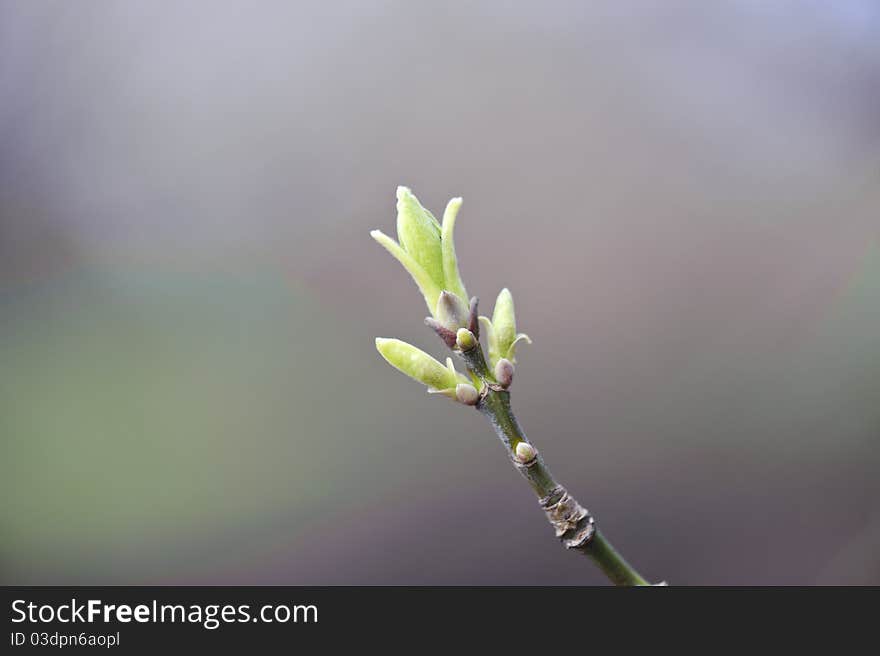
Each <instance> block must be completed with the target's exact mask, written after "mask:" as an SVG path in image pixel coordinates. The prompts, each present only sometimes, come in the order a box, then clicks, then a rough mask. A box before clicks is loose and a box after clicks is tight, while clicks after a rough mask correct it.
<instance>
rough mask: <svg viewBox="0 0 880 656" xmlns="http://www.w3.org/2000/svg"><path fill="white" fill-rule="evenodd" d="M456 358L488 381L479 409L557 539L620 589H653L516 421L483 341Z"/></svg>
mask: <svg viewBox="0 0 880 656" xmlns="http://www.w3.org/2000/svg"><path fill="white" fill-rule="evenodd" d="M456 353H457V354H458V355H459V357H461V359H462V360H464V362H465V364H466V365H467V368H468V371H469V372H471V374H472V375H474V376H476V377H477V378H479V379H480V381H482V383H483V385H482V390H483V391H482V394H481V395H480V399H479V401H478V402H477V405H476V407H477V410H479V411H480V412H481V413H482V414H483V415H484V416H485V417H486V418H487V419H488V420H489V423H491V424H492V428H494V429H495V432H496V433H497V434H498V437H499V438H500V439H501V442H502V443H503V444H504V446H505V447H506V449H507V453H508V455H509V456H510V459H511V462H512V463H513V465H514V467H516V468H517V470H519V473H520V474H522V475H523V477H524V478H525V479H526V481H528V483H529V485H530V486H531V488H532V490H533V491H534V492H535V495H536V496H537V497H538V501H539V503H540V505H541V508H542V509H543V510H544V512H545V513H546V515H547V520H548V521H549V522H550V525H551V526H552V527H553V528H554V530H555V531H556V537H558V538H559V539H560V540H561V541H562V544H563V545H564V546H565V547H566V548H567V549H572V550H575V551H579V552H581V553H583V554H585V555H587V556H589V557H590V559H591V560H592V561H593V562H594V563H595V564H596V565H597V566H598V567H599V569H601V570H602V572H604V574H605V576H607V577H608V578H609V580H610V581H611V582H612V583H614V584H615V585H638V586H644V585H650V583H648V581H647V580H646V579H645V578H643V577H642V576H641V575H640V574H639V573H638V572H637V571H636V570H635V569H633V567H632V566H631V565H630V564H629V563H628V562H626V560H625V559H624V558H623V556H621V555H620V554H619V553H618V552H617V551H616V550H615V549H614V547H613V546H612V545H611V543H610V542H609V541H608V540H607V539H606V538H605V536H604V535H602V533H601V532H600V531H599V529H598V528H597V526H596V520H595V519H594V518H593V516H592V515H591V514H590V513H589V512H588V511H587V510H586V509H585V508H584V507H583V506H581V505H580V504H579V503H578V502H577V500H576V499H575V498H574V497H573V496H571V494H569V492H568V490H566V489H565V487H563V486H562V485H560V484H559V483H557V482H556V479H554V478H553V474H551V473H550V470H549V469H548V468H547V465H546V464H545V463H544V459H543V458H542V457H541V455H540V454H539V453H538V452H537V450H536V449H535V448H534V446H532V444H531V442H529V439H528V437H526V434H525V432H524V431H523V430H522V427H521V426H520V425H519V422H518V421H517V420H516V417H515V416H514V414H513V411H512V410H511V408H510V392H508V391H507V390H505V389H503V388H501V387H500V386H499V385H498V384H497V382H496V381H495V380H494V379H493V378H492V377H491V374H490V373H489V368H488V366H487V365H486V359H485V357H484V356H483V349H482V347H481V346H480V343H479V341H476V342H475V343H473V345H472V346H471V348H470V349H467V350H456Z"/></svg>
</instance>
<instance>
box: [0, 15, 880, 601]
mask: <svg viewBox="0 0 880 656" xmlns="http://www.w3.org/2000/svg"><path fill="white" fill-rule="evenodd" d="M398 184H404V185H407V186H410V187H412V188H413V190H414V191H415V193H416V194H417V195H418V196H419V197H420V199H421V200H422V202H423V203H424V204H425V205H426V206H428V207H429V208H431V209H433V210H434V211H435V213H437V214H439V213H440V212H442V209H443V207H444V205H445V203H446V201H447V199H448V198H450V197H452V196H457V195H461V196H463V197H464V199H465V202H464V206H463V209H462V213H461V215H460V217H459V223H458V229H457V231H456V232H457V235H456V236H457V239H458V253H459V257H460V260H461V262H462V272H463V275H464V278H465V281H466V282H467V285H468V289H469V290H470V291H471V292H473V293H477V294H478V295H480V297H481V298H482V300H483V311H484V313H489V312H490V311H491V306H492V302H493V300H494V297H495V295H496V294H497V292H498V290H499V289H500V288H501V287H502V286H508V287H510V288H511V290H512V291H513V293H514V296H515V299H516V303H517V314H518V319H519V325H520V328H521V329H522V330H525V331H526V332H528V333H529V334H530V335H531V336H532V338H533V339H534V340H535V343H534V345H533V346H531V347H524V348H523V349H522V350H521V353H520V358H519V366H518V372H517V381H516V385H515V389H514V394H513V400H514V407H515V409H516V411H517V414H518V416H519V418H520V420H521V422H522V423H523V425H524V427H525V428H526V430H527V431H528V432H529V434H530V436H531V438H532V439H533V440H534V441H535V442H536V444H537V446H538V448H539V449H541V451H542V453H543V454H544V456H545V458H546V460H547V461H548V464H549V465H550V466H551V468H552V469H553V471H554V473H555V474H556V475H557V477H558V478H559V479H560V481H562V482H563V483H565V484H566V485H567V486H568V487H569V488H570V489H571V490H572V491H573V492H574V493H575V495H576V496H577V497H578V498H579V499H580V500H581V501H582V502H583V503H584V504H585V505H586V506H587V507H589V508H590V510H591V511H592V512H593V513H594V514H595V515H596V517H597V518H598V521H599V525H600V526H601V527H602V528H603V530H604V531H605V532H606V534H607V535H608V536H609V537H610V538H611V539H612V540H613V541H614V543H615V544H616V545H617V546H618V547H619V548H620V549H621V551H622V552H623V553H624V554H625V555H626V556H627V557H628V558H629V559H630V560H631V561H632V562H633V563H634V564H635V565H636V566H637V567H638V568H639V569H640V570H641V571H642V572H643V573H644V574H645V575H646V576H648V577H649V578H651V579H654V580H661V579H665V580H668V581H670V582H671V583H673V584H761V583H766V584H840V583H847V584H849V583H873V584H878V583H880V477H878V473H877V472H878V466H880V8H878V5H877V4H876V3H875V2H872V1H871V0H863V1H859V0H853V1H841V2H834V3H830V2H819V1H816V2H766V3H765V2H749V1H743V2H715V3H709V4H707V3H702V2H699V1H698V0H692V1H688V2H663V3H655V2H625V3H619V2H611V1H609V2H592V3H583V2H550V3H499V2H483V3H476V2H475V3H464V2H453V3H415V2H383V1H379V0H373V1H371V2H332V3H327V2H310V3H307V2H298V3H290V2H277V3H273V2H262V3H256V4H254V3H246V2H234V3H221V2H189V3H181V4H174V5H171V4H169V3H151V2H109V1H108V2H97V1H93V2H82V3H67V2H27V1H25V0H21V1H15V0H5V1H4V2H2V3H0V499H2V504H0V582H2V583H5V584H89V583H91V584H135V583H139V584H175V583H181V584H198V583H205V584H213V583H218V584H220V583H229V584H587V583H603V582H604V579H603V578H602V576H601V575H600V574H599V573H598V571H597V570H595V569H594V568H593V567H592V566H591V564H590V563H589V562H588V561H586V560H585V559H582V557H580V556H577V555H574V554H570V553H566V552H565V550H564V549H562V548H561V547H560V545H559V544H557V542H556V541H555V540H554V538H553V535H552V532H551V530H550V528H549V527H548V525H547V523H546V521H545V519H544V517H543V516H542V513H541V511H540V510H539V508H538V505H537V503H536V500H535V499H534V497H533V496H532V493H531V491H530V490H529V489H528V486H526V485H525V484H524V482H523V481H522V480H520V477H519V475H518V474H517V473H516V472H515V471H514V469H513V468H512V467H511V466H510V465H509V463H508V462H507V458H506V456H505V454H504V451H503V449H502V447H501V445H500V444H499V443H498V441H497V438H496V437H495V436H494V434H493V433H492V431H491V430H490V428H489V426H488V425H487V424H486V423H485V421H484V420H483V418H482V417H480V416H479V415H478V414H477V413H476V412H472V411H470V410H468V409H466V408H463V407H460V406H456V405H454V404H451V403H449V402H448V401H446V400H445V399H441V398H436V397H429V396H428V395H427V394H425V391H424V388H422V387H421V386H420V385H418V384H416V383H413V382H411V381H409V380H407V379H405V378H404V377H403V376H401V375H399V374H398V373H396V372H395V371H393V370H392V369H390V368H389V367H388V366H387V365H386V364H385V363H384V362H383V361H382V360H381V358H380V357H379V356H378V354H377V353H376V352H375V349H374V346H373V338H374V337H375V336H387V337H400V338H403V339H406V340H407V341H411V342H412V343H414V344H416V345H418V346H420V347H422V348H424V349H426V350H430V351H431V352H432V353H434V354H435V355H437V356H440V355H443V349H442V348H441V344H440V342H439V340H437V339H436V337H434V336H433V335H432V334H431V333H430V331H429V330H428V329H426V328H425V327H424V326H423V325H422V317H423V315H424V314H425V308H424V304H423V302H422V299H421V296H420V295H419V293H418V292H417V290H416V288H415V286H414V285H413V284H412V282H411V281H410V280H409V279H408V277H407V276H406V274H405V273H404V271H403V269H402V268H401V267H400V266H399V265H398V264H397V263H396V262H395V261H393V260H392V259H391V258H390V257H389V256H388V254H387V253H385V252H384V251H383V250H382V249H381V248H380V247H379V246H378V245H376V244H375V243H374V242H373V241H372V240H371V239H370V238H369V235H368V232H369V230H370V229H372V228H381V229H382V230H384V231H385V232H387V233H389V234H394V225H395V209H394V204H395V197H394V193H395V188H396V187H397V185H398ZM499 509H505V510H504V511H503V512H499Z"/></svg>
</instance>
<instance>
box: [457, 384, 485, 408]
mask: <svg viewBox="0 0 880 656" xmlns="http://www.w3.org/2000/svg"><path fill="white" fill-rule="evenodd" d="M455 398H456V400H457V401H458V402H459V403H464V404H465V405H477V402H478V401H479V400H480V393H479V392H478V391H477V388H476V387H474V386H473V385H468V384H467V383H459V384H458V385H456V386H455Z"/></svg>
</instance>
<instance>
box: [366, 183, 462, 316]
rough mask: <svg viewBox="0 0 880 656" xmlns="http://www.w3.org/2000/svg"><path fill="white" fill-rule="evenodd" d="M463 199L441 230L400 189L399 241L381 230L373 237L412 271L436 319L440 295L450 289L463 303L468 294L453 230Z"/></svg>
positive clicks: (454, 205) (453, 207)
mask: <svg viewBox="0 0 880 656" xmlns="http://www.w3.org/2000/svg"><path fill="white" fill-rule="evenodd" d="M460 207H461V198H453V199H452V200H451V201H449V204H448V205H447V206H446V211H445V212H444V214H443V226H442V228H441V226H440V224H439V223H438V222H437V219H435V218H434V216H433V215H432V214H431V213H430V212H429V211H428V210H427V209H425V208H424V207H422V204H421V203H420V202H419V199H418V198H416V197H415V195H414V194H413V193H412V191H410V190H409V189H408V188H407V187H398V188H397V239H398V240H399V243H398V242H395V241H394V240H393V239H391V238H390V237H388V236H387V235H385V234H384V233H382V231H380V230H373V231H372V232H371V233H370V235H372V237H373V239H375V240H376V241H377V242H379V243H380V244H381V245H382V246H384V247H385V248H386V249H387V250H388V252H389V253H391V254H392V255H393V256H394V257H395V258H397V260H398V261H399V262H400V263H401V264H402V265H403V267H404V268H405V269H406V270H407V272H409V274H410V275H411V276H412V278H413V280H415V282H416V284H417V285H418V286H419V290H420V291H421V292H422V296H424V297H425V303H426V304H427V305H428V310H429V311H430V312H431V315H432V316H435V317H436V312H437V300H438V298H439V296H440V292H441V291H443V290H449V291H450V292H452V293H453V294H455V295H456V296H458V297H459V298H460V299H461V300H462V302H464V303H466V302H467V298H468V297H467V291H466V290H465V288H464V284H463V283H462V281H461V275H460V273H459V271H458V261H457V260H456V258H455V244H454V243H453V230H454V228H455V219H456V216H457V215H458V210H459V208H460Z"/></svg>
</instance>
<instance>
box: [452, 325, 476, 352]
mask: <svg viewBox="0 0 880 656" xmlns="http://www.w3.org/2000/svg"><path fill="white" fill-rule="evenodd" d="M455 343H456V344H458V348H460V349H461V350H462V351H470V350H471V349H472V348H474V347H475V346H476V345H477V338H476V337H474V334H473V333H472V332H471V331H470V330H468V329H467V328H459V329H458V332H457V333H456V334H455Z"/></svg>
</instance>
